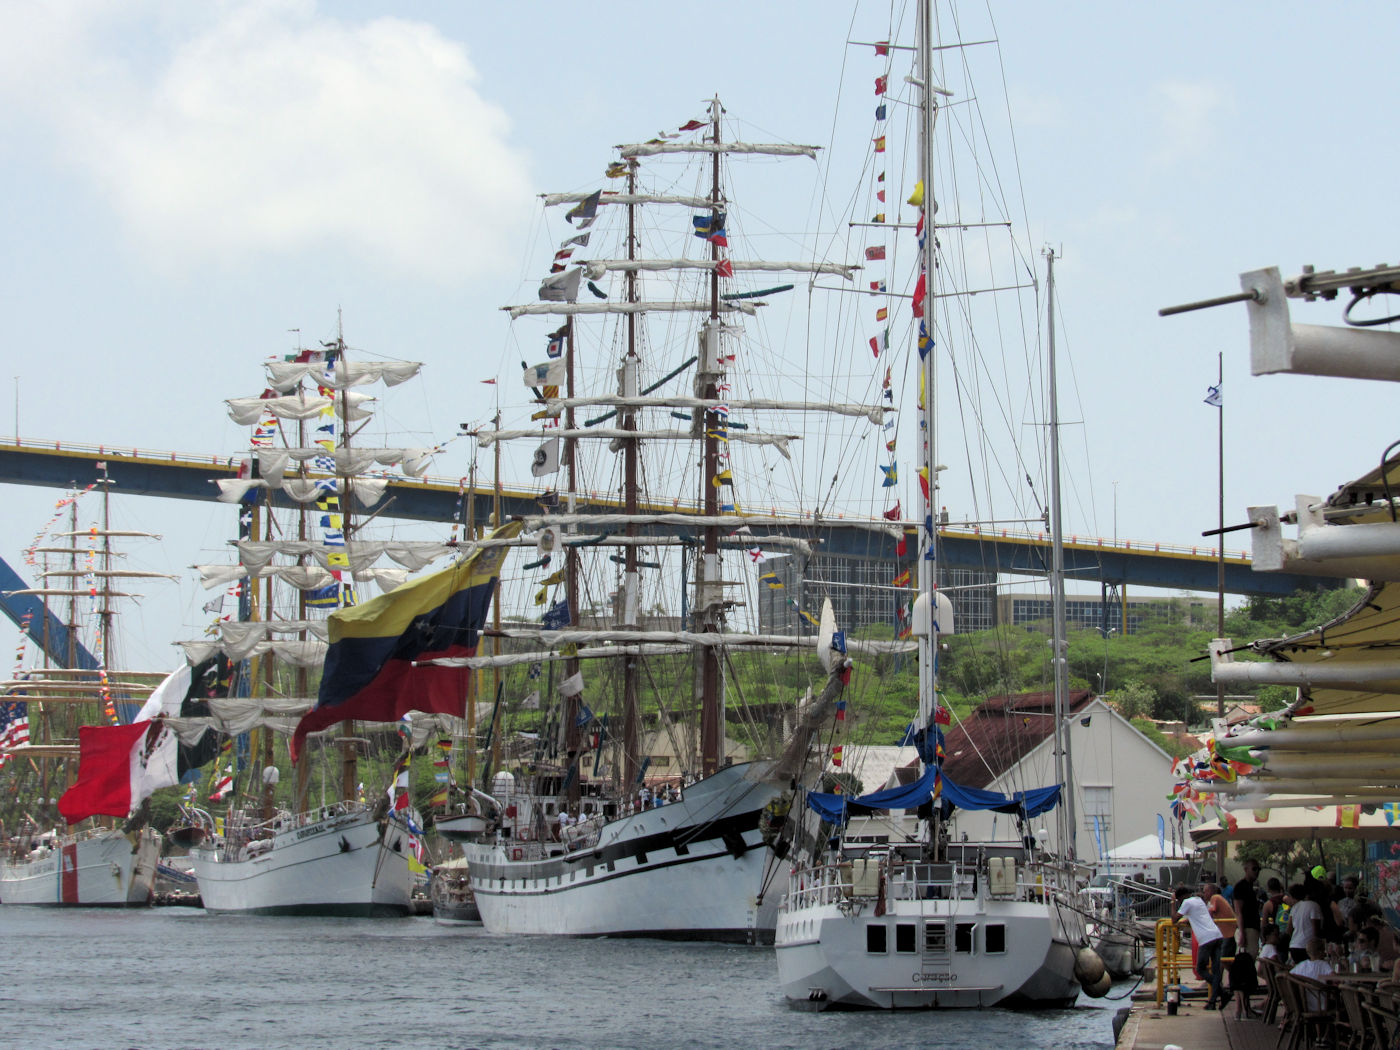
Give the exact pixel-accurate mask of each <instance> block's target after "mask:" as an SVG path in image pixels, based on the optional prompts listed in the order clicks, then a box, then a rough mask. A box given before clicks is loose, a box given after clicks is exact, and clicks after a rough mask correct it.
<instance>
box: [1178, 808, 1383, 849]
mask: <svg viewBox="0 0 1400 1050" xmlns="http://www.w3.org/2000/svg"><path fill="white" fill-rule="evenodd" d="M1338 808H1339V807H1337V806H1323V807H1321V808H1320V809H1313V808H1310V807H1307V806H1276V807H1274V808H1273V809H1260V810H1248V809H1238V810H1235V812H1234V814H1233V816H1234V818H1235V830H1234V831H1230V829H1229V828H1228V827H1222V826H1221V824H1220V821H1218V820H1208V821H1206V822H1205V823H1204V824H1199V825H1197V826H1196V827H1194V828H1192V829H1191V838H1192V839H1193V840H1194V841H1195V843H1196V845H1197V846H1204V845H1207V844H1209V843H1214V842H1227V841H1236V842H1243V841H1252V840H1257V839H1306V840H1309V841H1311V840H1313V839H1400V824H1395V825H1390V824H1387V823H1386V822H1385V816H1384V814H1383V812H1382V810H1381V809H1380V808H1377V809H1376V811H1375V812H1374V813H1366V812H1364V811H1363V812H1361V813H1360V814H1358V816H1357V819H1356V825H1355V826H1354V827H1342V826H1339V822H1338V814H1337V810H1338ZM1260 816H1263V818H1264V819H1263V820H1259V819H1258V818H1259V817H1260ZM1342 823H1348V822H1347V821H1343V822H1342Z"/></svg>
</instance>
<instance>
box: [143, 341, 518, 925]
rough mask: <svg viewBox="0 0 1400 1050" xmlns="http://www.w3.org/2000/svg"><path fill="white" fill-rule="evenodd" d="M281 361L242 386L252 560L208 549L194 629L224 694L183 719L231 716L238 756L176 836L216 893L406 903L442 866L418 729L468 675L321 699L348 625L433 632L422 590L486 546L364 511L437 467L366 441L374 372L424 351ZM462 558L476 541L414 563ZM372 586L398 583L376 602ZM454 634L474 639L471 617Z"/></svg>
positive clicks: (304, 901) (449, 579) (381, 373)
mask: <svg viewBox="0 0 1400 1050" xmlns="http://www.w3.org/2000/svg"><path fill="white" fill-rule="evenodd" d="M266 367H267V379H268V387H267V389H266V391H265V392H264V393H263V394H262V395H261V396H257V397H249V398H239V399H234V400H231V401H229V402H228V404H229V413H230V416H231V417H232V418H233V419H234V421H235V422H237V423H240V424H242V425H247V426H250V427H252V428H253V431H252V447H251V450H250V454H249V458H248V468H249V469H248V470H246V471H245V472H244V473H245V476H244V477H242V478H240V479H236V480H230V481H221V482H220V485H221V488H222V490H223V491H222V495H221V496H220V498H221V499H224V500H225V501H227V502H230V503H234V504H237V505H238V507H239V519H238V520H239V523H240V531H239V539H238V540H237V541H236V549H237V552H238V560H237V562H236V563H234V564H229V565H206V566H200V567H199V569H200V572H201V575H202V577H203V580H204V583H205V586H206V587H208V588H210V589H211V590H216V591H217V592H222V594H221V595H220V596H219V597H216V598H215V599H214V600H213V601H212V602H211V603H210V604H209V605H208V606H206V610H207V611H209V612H210V613H211V614H212V615H213V616H214V617H215V623H214V625H213V628H212V632H213V633H214V634H215V637H214V638H213V639H211V640H203V639H202V640H199V641H193V642H187V643H184V647H185V650H186V654H187V658H188V660H189V661H190V663H191V665H192V667H193V668H195V669H196V671H197V673H199V674H202V675H204V676H206V677H207V678H208V679H209V686H208V688H207V689H205V690H204V694H205V697H206V707H207V709H206V710H204V711H201V712H199V713H187V714H185V715H178V714H175V713H170V716H169V717H168V719H167V721H168V722H169V724H171V725H172V726H174V727H175V728H176V729H177V731H178V733H179V734H180V737H181V739H182V740H183V741H185V742H186V743H189V744H193V743H196V742H198V741H200V740H202V739H205V738H206V736H207V735H209V734H215V735H216V739H220V740H224V739H229V740H231V741H232V742H233V744H234V747H235V750H236V752H237V753H238V755H239V758H238V760H237V762H236V763H229V764H228V765H225V766H222V767H220V768H218V769H217V770H216V772H215V775H214V777H213V778H212V780H213V783H212V785H211V790H210V791H209V795H208V798H207V800H199V799H191V800H190V801H189V803H188V804H187V806H186V810H185V814H186V817H187V822H186V825H185V826H184V827H182V828H181V829H179V831H178V832H176V833H175V834H176V837H177V839H178V841H180V842H181V844H183V845H185V846H187V847H188V848H189V857H190V861H191V864H192V866H193V870H194V874H195V877H196V878H197V880H198V883H199V892H200V896H201V898H202V900H203V903H204V907H205V909H206V910H208V911H211V912H228V913H258V914H316V915H354V916H400V915H407V914H408V913H409V912H410V909H411V894H412V891H413V887H414V883H415V878H416V876H417V874H418V873H423V872H425V869H424V867H423V865H422V863H421V860H422V852H423V844H422V840H423V835H424V829H423V828H422V826H421V821H422V817H421V816H420V815H419V814H418V812H417V810H416V808H415V807H414V806H413V805H412V800H411V799H410V797H409V763H410V761H411V756H412V752H413V749H414V747H415V746H416V747H419V748H421V747H422V746H423V745H424V742H425V741H426V740H427V738H428V737H429V736H430V735H432V734H434V733H437V732H440V731H442V729H441V727H440V725H439V722H438V719H446V720H448V721H449V722H460V713H461V710H462V706H463V704H464V702H465V684H464V678H465V676H464V675H463V674H462V673H461V672H455V671H451V670H437V671H435V672H434V675H435V682H437V681H439V680H440V683H441V684H435V685H433V686H432V687H431V688H430V689H425V696H426V695H427V694H429V693H432V694H433V695H435V696H436V695H437V694H439V693H441V694H443V695H445V696H446V697H448V702H446V703H445V704H440V705H439V707H440V708H441V710H442V712H443V713H441V714H434V713H432V712H424V713H419V714H409V712H408V710H407V709H405V710H403V711H399V712H396V713H388V714H386V713H383V712H382V711H371V710H369V709H364V710H359V709H356V710H355V711H352V712H350V713H349V714H348V715H347V716H346V717H343V718H329V719H326V718H323V717H322V713H318V711H319V708H318V697H319V698H320V699H322V700H323V699H324V697H325V694H326V691H327V689H328V688H339V685H338V684H337V683H341V682H343V680H344V674H345V672H346V670H347V667H346V661H345V660H344V659H343V658H342V657H343V656H344V653H343V651H342V650H340V649H338V648H337V645H338V639H339V637H340V634H341V631H342V628H343V629H344V630H345V631H346V632H348V634H349V635H350V642H349V643H348V644H350V645H361V644H363V645H375V644H378V643H379V642H381V641H383V640H382V639H378V637H377V635H376V632H377V631H381V630H384V629H387V628H385V626H384V625H385V623H386V622H387V621H388V620H393V619H394V618H395V617H407V618H408V620H409V621H411V622H412V623H413V624H414V625H416V626H419V627H423V629H424V631H426V630H427V628H426V627H425V626H423V625H426V624H428V623H429V622H430V621H431V619H432V616H433V615H434V613H433V612H432V609H430V608H429V607H427V606H422V605H421V603H423V602H439V603H440V600H441V599H442V598H443V595H444V594H447V596H448V597H449V598H452V597H454V596H457V595H458V592H459V591H461V588H460V587H458V586H457V584H458V583H460V582H461V581H468V580H470V579H473V578H474V575H473V574H475V573H478V572H479V571H481V570H482V562H481V559H479V558H478V555H479V554H480V552H478V551H475V550H469V549H466V548H459V547H458V546H457V545H456V544H455V543H454V542H452V541H449V540H395V539H376V538H374V536H373V535H372V534H371V533H370V531H369V530H367V529H366V528H365V527H364V524H363V522H364V519H363V518H360V519H357V517H356V515H357V514H360V515H365V516H368V515H369V514H371V513H372V512H373V510H374V508H375V507H376V506H378V505H379V503H380V501H381V500H382V499H383V498H384V493H385V490H386V488H387V486H388V484H389V482H390V480H391V479H393V478H405V477H406V478H417V477H420V476H422V474H423V473H424V472H425V471H426V470H427V467H428V464H429V461H430V458H431V456H432V454H433V452H434V451H435V450H436V446H429V447H405V446H397V447H388V446H385V447H371V446H368V445H365V444H361V443H359V442H352V440H351V438H352V435H357V434H361V433H362V432H363V430H364V427H365V425H366V423H367V421H368V419H369V417H370V409H371V404H370V403H371V402H372V401H373V400H374V397H373V395H371V394H370V393H369V391H368V389H367V388H368V387H370V385H371V384H375V383H381V382H382V383H383V384H384V385H386V386H395V385H397V384H399V383H402V382H404V381H406V380H409V379H411V378H413V377H414V376H415V375H416V374H417V372H418V370H419V367H420V366H419V365H418V364H417V363H415V362H395V361H357V360H352V359H351V356H350V353H349V350H348V347H347V346H346V343H345V341H344V338H343V337H342V336H341V335H340V333H339V331H337V334H336V337H335V338H334V339H333V340H331V341H329V342H327V343H325V344H323V345H322V346H321V347H320V348H318V349H315V350H298V352H296V353H294V354H292V355H289V356H288V358H287V359H285V360H274V361H270V362H268V363H267V366H266ZM452 556H462V557H459V558H458V560H456V561H454V562H453V563H452V564H451V565H449V566H448V567H447V568H445V569H439V570H438V571H436V572H431V573H426V574H424V575H420V576H417V577H414V578H412V579H410V578H409V574H410V572H411V571H414V570H419V569H423V568H424V567H426V566H429V565H430V564H431V563H432V562H434V561H436V560H439V559H441V560H444V561H446V560H447V559H448V558H449V557H452ZM491 557H492V556H491V555H487V556H486V558H485V560H486V561H490V559H491ZM386 560H391V561H393V562H396V563H397V564H393V565H386V564H383V563H384V562H385V561H386ZM489 576H490V574H489V573H488V577H489ZM492 582H494V580H493V581H492ZM371 588H375V589H378V590H380V591H382V592H383V593H381V594H379V595H378V596H376V597H373V598H369V599H368V600H361V598H362V592H366V591H368V590H369V589H371ZM444 588H445V590H444ZM454 588H455V589H454ZM230 598H232V602H230V601H229V599H230ZM420 606H421V607H420ZM474 611H476V610H474ZM483 615H484V613H483ZM345 623H348V624H349V626H344V624H345ZM404 626H405V624H400V629H402V628H403V627H404ZM454 630H455V628H454ZM425 637H426V635H425ZM388 645H389V643H388V642H384V646H385V647H386V648H385V652H386V653H387V647H388ZM440 651H441V654H442V655H459V654H462V653H464V652H468V651H470V650H469V649H468V647H466V646H464V645H459V644H456V635H455V634H454V635H453V644H445V645H443V646H441V647H440ZM380 655H381V656H382V655H385V653H381V654H380ZM337 664H338V665H339V670H338V671H337ZM221 668H222V670H221ZM349 670H350V671H352V672H355V671H363V670H364V668H363V667H360V668H353V667H352V668H350V669H349ZM370 670H372V671H373V670H375V668H371V669H370ZM370 677H372V675H371V676H370ZM410 677H411V676H410ZM366 681H368V679H366ZM360 684H364V683H363V682H362V683H360ZM342 699H344V698H343V697H342ZM419 710H421V708H420V709H419ZM454 712H455V714H454ZM405 716H407V717H405ZM288 738H290V741H291V744H292V748H293V751H294V752H295V753H296V754H295V757H296V758H297V761H296V762H295V763H294V764H293V765H292V766H291V768H290V769H287V768H286V763H285V758H284V757H283V756H285V755H286V753H287V751H286V746H285V745H286V743H287V741H288ZM279 739H280V740H281V741H282V744H279V743H278V741H279ZM284 771H285V772H288V773H289V774H290V776H289V777H287V778H286V779H285V780H284V777H283V773H284ZM376 773H377V774H378V776H376ZM367 781H368V782H369V784H370V785H371V786H366V782H367ZM376 781H377V782H376ZM216 806H217V807H218V808H216Z"/></svg>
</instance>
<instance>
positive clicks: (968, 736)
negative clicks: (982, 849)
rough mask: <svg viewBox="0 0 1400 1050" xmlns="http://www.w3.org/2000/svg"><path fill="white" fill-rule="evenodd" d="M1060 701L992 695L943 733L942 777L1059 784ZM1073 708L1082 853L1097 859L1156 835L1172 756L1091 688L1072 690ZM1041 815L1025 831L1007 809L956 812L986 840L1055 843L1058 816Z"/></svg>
mask: <svg viewBox="0 0 1400 1050" xmlns="http://www.w3.org/2000/svg"><path fill="white" fill-rule="evenodd" d="M1054 705H1055V700H1054V694H1053V693H1021V694H1018V695H1016V696H998V697H992V698H991V699H989V700H987V701H986V702H985V703H983V704H982V705H981V706H979V707H978V708H976V709H975V710H974V711H973V712H972V713H971V714H970V715H969V716H968V717H967V718H966V719H965V720H964V721H963V722H962V724H961V725H958V726H954V727H952V728H951V729H948V730H947V731H946V732H945V739H944V752H945V754H946V758H945V760H944V764H943V771H944V775H945V776H947V777H949V778H951V779H952V780H954V781H956V782H957V783H958V784H961V785H963V786H964V787H974V788H984V789H986V790H989V791H998V792H1001V793H1003V794H1009V793H1011V792H1014V791H1020V790H1024V789H1026V788H1033V787H1044V786H1046V785H1049V784H1054V783H1055V782H1056V777H1055V765H1056V763H1055V753H1054V752H1055V745H1054V728H1055V711H1054ZM1068 707H1069V716H1068V718H1067V719H1066V720H1065V728H1066V731H1067V734H1066V735H1067V738H1068V741H1069V754H1070V763H1071V766H1072V769H1073V783H1074V808H1075V814H1076V824H1077V828H1076V833H1075V856H1076V857H1077V858H1078V859H1080V860H1081V861H1084V862H1086V863H1092V862H1094V861H1095V860H1096V859H1098V858H1099V857H1101V856H1102V855H1103V854H1104V853H1107V852H1108V851H1109V850H1111V849H1113V848H1115V847H1116V846H1119V845H1121V844H1123V843H1126V842H1131V841H1132V840H1133V839H1136V838H1140V837H1141V836H1143V835H1146V834H1148V833H1155V831H1156V829H1157V815H1158V814H1159V813H1160V814H1162V815H1164V816H1167V815H1168V810H1167V805H1168V803H1167V796H1168V794H1169V793H1170V791H1171V788H1172V784H1173V779H1172V775H1171V768H1172V758H1171V756H1170V755H1168V754H1167V753H1166V752H1165V751H1163V750H1162V749H1161V748H1159V747H1158V746H1157V745H1156V744H1154V743H1153V742H1152V741H1151V740H1149V739H1148V738H1147V737H1145V736H1143V734H1142V733H1140V732H1138V730H1137V729H1135V728H1134V727H1133V725H1132V723H1130V722H1128V721H1127V720H1126V719H1125V718H1123V716H1122V715H1120V714H1118V712H1117V711H1115V710H1114V709H1113V708H1112V707H1110V706H1109V705H1108V704H1106V703H1104V702H1103V700H1101V699H1099V698H1097V697H1095V696H1094V695H1093V694H1092V693H1089V692H1087V691H1082V690H1080V691H1074V692H1071V693H1070V696H1069V704H1068ZM1062 805H1063V803H1062ZM1034 823H1035V826H1034V827H1032V828H1026V829H1022V828H1018V827H1017V825H1016V819H1015V817H1014V816H1010V815H1007V814H1001V813H993V812H990V811H988V812H976V813H971V812H969V813H963V812H957V813H954V815H953V824H952V828H951V832H952V834H953V835H954V836H955V837H961V836H962V835H963V834H966V835H967V837H968V838H969V839H982V840H997V839H1001V840H1007V839H1010V840H1016V839H1019V838H1021V837H1022V835H1023V833H1024V832H1029V833H1030V834H1033V835H1034V836H1035V837H1036V839H1037V841H1038V842H1039V843H1040V844H1041V845H1042V846H1045V847H1047V848H1050V849H1052V850H1056V851H1058V849H1059V842H1058V841H1057V837H1056V832H1055V826H1056V820H1055V815H1054V814H1053V813H1047V814H1045V815H1044V816H1041V817H1039V818H1037V819H1036V820H1035V822H1034Z"/></svg>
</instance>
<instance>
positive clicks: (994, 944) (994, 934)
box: [982, 922, 1006, 955]
mask: <svg viewBox="0 0 1400 1050" xmlns="http://www.w3.org/2000/svg"><path fill="white" fill-rule="evenodd" d="M982 941H983V944H984V945H985V948H986V951H987V954H989V955H992V954H1003V953H1005V951H1006V927H1005V926H1003V925H1002V924H1001V923H992V922H989V923H987V926H986V928H985V929H984V930H983V931H982Z"/></svg>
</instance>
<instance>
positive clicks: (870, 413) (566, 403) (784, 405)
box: [534, 395, 897, 441]
mask: <svg viewBox="0 0 1400 1050" xmlns="http://www.w3.org/2000/svg"><path fill="white" fill-rule="evenodd" d="M545 405H546V406H547V407H548V408H549V409H550V411H553V410H554V409H556V408H593V407H603V408H688V409H691V410H696V409H699V410H706V409H711V408H715V407H718V406H724V407H725V408H727V409H729V411H731V412H753V411H769V410H772V411H779V412H830V413H834V414H836V415H841V416H865V417H866V418H867V419H869V420H870V422H872V423H874V424H875V425H876V426H882V425H883V424H884V422H885V414H886V413H893V412H896V411H897V409H895V408H894V407H893V406H887V405H856V404H847V403H842V402H827V401H776V400H773V399H771V398H739V399H737V400H733V401H716V400H714V399H713V398H703V397H619V396H617V395H609V396H604V397H559V398H548V399H547V400H546V401H545ZM534 433H535V434H536V435H538V434H539V431H535V432H534ZM590 433H591V431H590ZM551 436H553V435H551ZM729 439H730V440H731V441H733V440H734V435H732V434H731V435H729Z"/></svg>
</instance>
